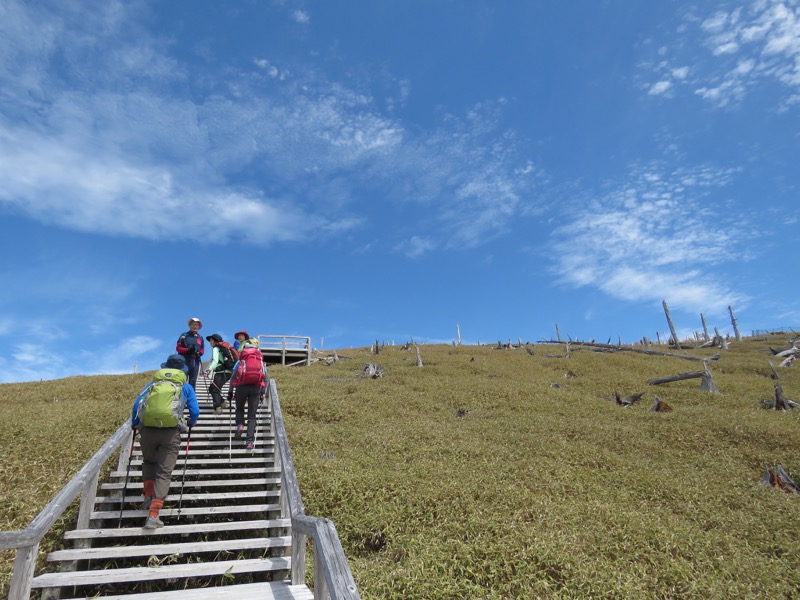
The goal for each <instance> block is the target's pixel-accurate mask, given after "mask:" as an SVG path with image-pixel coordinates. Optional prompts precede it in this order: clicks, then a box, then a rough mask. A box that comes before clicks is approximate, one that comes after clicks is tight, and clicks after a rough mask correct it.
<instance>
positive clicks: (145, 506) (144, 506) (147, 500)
mask: <svg viewBox="0 0 800 600" xmlns="http://www.w3.org/2000/svg"><path fill="white" fill-rule="evenodd" d="M151 500H152V498H151V497H150V496H145V497H144V502H142V510H150V501H151Z"/></svg>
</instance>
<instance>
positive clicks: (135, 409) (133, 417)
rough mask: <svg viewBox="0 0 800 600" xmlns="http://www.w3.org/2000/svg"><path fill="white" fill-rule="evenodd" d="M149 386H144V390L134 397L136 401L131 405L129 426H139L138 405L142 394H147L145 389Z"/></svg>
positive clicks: (142, 396)
mask: <svg viewBox="0 0 800 600" xmlns="http://www.w3.org/2000/svg"><path fill="white" fill-rule="evenodd" d="M150 385H151V384H149V383H148V384H147V385H146V386H144V389H143V390H142V391H141V392H139V395H138V396H136V401H135V402H134V403H133V408H132V409H131V426H133V427H136V426H138V425H139V403H140V402H141V401H142V398H144V394H145V392H147V389H148V388H149V387H150Z"/></svg>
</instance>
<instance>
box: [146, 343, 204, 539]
mask: <svg viewBox="0 0 800 600" xmlns="http://www.w3.org/2000/svg"><path fill="white" fill-rule="evenodd" d="M188 372H189V369H188V368H187V367H186V361H184V359H183V357H182V356H181V355H180V354H172V355H170V356H169V357H168V358H167V360H166V362H163V363H161V369H159V370H158V371H156V372H155V374H154V375H153V380H152V381H151V382H150V383H148V384H147V385H146V386H145V387H144V389H143V390H142V391H141V392H140V393H139V395H138V396H137V397H136V401H135V402H134V403H133V410H132V411H131V426H132V427H133V428H134V430H137V429H138V431H139V432H140V434H141V435H140V437H139V446H140V447H141V449H142V481H143V483H144V503H143V504H142V509H144V510H149V514H148V515H147V520H146V521H145V523H144V528H145V529H157V528H159V527H163V526H164V522H163V521H162V520H161V519H159V518H158V514H159V512H160V511H161V509H162V507H163V506H164V500H165V499H166V497H167V494H168V493H169V484H170V480H171V479H172V470H173V469H174V468H175V463H176V462H177V461H178V453H179V452H180V448H181V432H182V431H189V435H190V436H191V429H192V427H194V425H195V423H197V419H198V417H199V416H200V407H199V406H198V405H197V396H196V395H195V393H194V388H193V387H192V386H191V385H189V383H188V382H187V380H186V378H187V374H188ZM186 408H188V409H189V422H188V425H187V423H186V420H185V417H184V410H185V409H186Z"/></svg>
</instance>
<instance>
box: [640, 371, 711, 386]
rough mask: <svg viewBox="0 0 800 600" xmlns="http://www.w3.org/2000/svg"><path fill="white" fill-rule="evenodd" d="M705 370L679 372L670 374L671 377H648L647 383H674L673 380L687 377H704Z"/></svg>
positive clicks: (681, 379)
mask: <svg viewBox="0 0 800 600" xmlns="http://www.w3.org/2000/svg"><path fill="white" fill-rule="evenodd" d="M703 375H704V373H703V371H689V372H687V373H678V374H677V375H670V376H669V377H660V378H659V379H648V380H647V383H649V384H650V385H661V384H662V383H672V382H673V381H684V380H685V379H695V378H697V377H702V376H703Z"/></svg>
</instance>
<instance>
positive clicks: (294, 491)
mask: <svg viewBox="0 0 800 600" xmlns="http://www.w3.org/2000/svg"><path fill="white" fill-rule="evenodd" d="M269 398H270V405H271V411H272V427H273V431H274V435H275V449H276V453H277V455H276V463H277V461H280V465H281V467H282V468H281V505H282V506H285V507H286V514H285V515H283V516H289V517H290V518H291V521H292V583H293V584H304V583H305V576H306V561H305V546H306V542H305V540H306V537H310V538H311V539H312V541H313V543H314V559H315V560H314V563H315V568H314V598H315V600H326V599H327V598H330V600H360V598H361V597H360V596H359V593H358V589H357V588H356V584H355V580H354V579H353V574H352V572H351V571H350V567H349V565H348V563H347V557H346V556H345V554H344V550H343V548H342V544H341V542H340V540H339V536H338V534H337V532H336V527H335V526H334V524H333V523H332V522H331V521H330V520H329V519H323V518H320V517H312V516H308V515H306V514H305V510H304V507H303V500H302V498H301V496H300V486H299V484H298V482H297V472H296V471H295V468H294V462H293V461H292V453H291V450H290V449H289V440H288V438H287V436H286V427H285V424H284V421H283V413H282V412H281V407H280V400H279V398H278V388H277V385H276V384H275V380H274V379H271V380H270V381H269ZM131 435H132V432H131V427H130V423H129V422H128V421H126V422H125V423H123V424H122V425H120V427H119V429H117V431H116V432H115V433H114V434H113V435H112V436H111V437H110V438H109V439H108V440H107V441H106V442H105V444H103V445H102V446H101V447H100V449H99V450H98V451H97V452H96V453H95V454H94V456H92V457H91V458H90V459H89V460H88V461H87V462H86V464H84V465H83V467H81V469H80V470H79V471H78V472H77V473H76V474H75V476H74V477H73V478H72V479H70V481H69V482H68V483H67V484H66V485H65V486H64V487H63V488H61V490H60V491H59V492H58V493H57V494H56V495H55V497H54V498H53V499H52V500H51V501H50V502H49V503H48V504H47V506H45V507H44V509H42V511H41V512H40V513H39V514H38V515H37V516H36V517H35V518H34V519H33V521H31V524H30V525H28V527H26V528H25V529H23V530H21V531H0V550H16V551H17V556H16V559H15V561H14V570H13V572H12V575H11V582H10V586H9V595H8V598H9V600H28V598H29V597H30V592H31V582H32V580H33V575H34V571H35V569H36V557H37V553H38V549H39V543H40V542H41V540H42V538H43V537H44V536H45V535H46V534H47V532H48V531H50V529H51V528H52V526H53V524H54V523H55V522H56V521H57V520H58V519H59V518H60V517H61V515H62V514H64V511H66V510H67V508H68V507H69V506H70V503H71V502H72V501H73V500H74V499H75V498H77V497H78V496H82V498H81V509H80V511H81V513H82V512H83V511H84V510H87V511H91V507H92V506H93V504H94V496H95V494H96V491H97V478H98V475H99V473H100V469H101V468H102V467H103V465H104V464H105V463H106V461H108V460H109V459H110V458H111V456H112V455H113V453H114V452H115V451H116V450H117V448H119V447H120V446H121V445H122V444H123V443H124V442H126V441H129V440H130V439H131ZM123 452H124V448H123ZM122 458H123V457H120V460H122ZM90 496H91V497H90ZM85 516H86V515H82V514H79V515H78V520H79V521H81V520H85V518H84V517H85Z"/></svg>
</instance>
